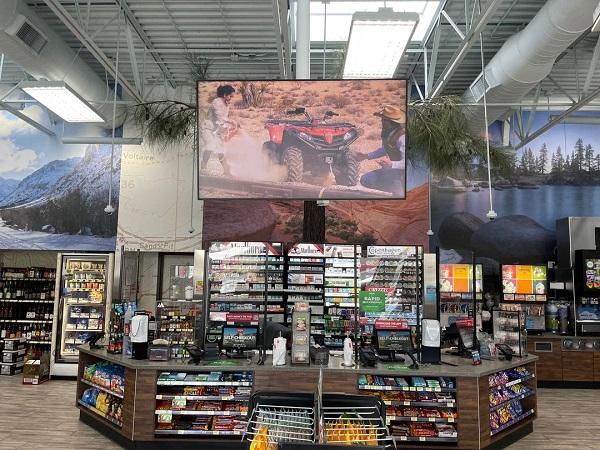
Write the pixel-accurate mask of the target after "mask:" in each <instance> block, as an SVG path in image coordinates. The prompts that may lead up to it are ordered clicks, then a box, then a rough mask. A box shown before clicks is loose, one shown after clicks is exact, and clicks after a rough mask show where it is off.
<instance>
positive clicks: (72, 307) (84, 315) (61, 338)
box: [50, 253, 114, 376]
mask: <svg viewBox="0 0 600 450" xmlns="http://www.w3.org/2000/svg"><path fill="white" fill-rule="evenodd" d="M113 264H114V255H113V254H108V253H68V254H67V253H59V254H58V260H57V276H56V295H55V297H56V298H57V299H58V301H56V302H55V303H54V308H55V309H54V324H53V329H54V330H55V333H54V339H53V341H52V358H51V368H50V373H51V374H52V375H54V376H77V363H78V360H79V350H78V349H77V347H78V346H79V345H81V344H83V343H85V342H87V341H88V340H90V339H91V338H92V337H93V336H95V335H98V334H99V333H103V332H105V331H106V329H107V326H108V321H109V319H110V317H109V316H110V302H111V287H112V277H113Z"/></svg>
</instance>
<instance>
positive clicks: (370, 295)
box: [358, 291, 385, 313]
mask: <svg viewBox="0 0 600 450" xmlns="http://www.w3.org/2000/svg"><path fill="white" fill-rule="evenodd" d="M358 298H359V300H360V310H361V312H370V313H378V312H384V311H385V292H379V291H360V294H359V295H358Z"/></svg>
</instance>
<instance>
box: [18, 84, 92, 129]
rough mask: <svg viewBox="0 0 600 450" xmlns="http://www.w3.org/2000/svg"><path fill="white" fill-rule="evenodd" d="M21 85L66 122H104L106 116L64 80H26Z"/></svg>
mask: <svg viewBox="0 0 600 450" xmlns="http://www.w3.org/2000/svg"><path fill="white" fill-rule="evenodd" d="M20 87H21V89H22V90H23V91H25V92H26V93H27V94H28V95H30V96H31V97H33V98H34V99H35V100H37V101H38V102H39V103H40V104H42V105H43V106H45V107H46V108H48V109H49V110H50V111H52V112H53V113H54V114H56V115H57V116H59V117H60V118H61V119H63V120H64V121H66V122H104V118H103V117H102V116H100V114H98V113H97V112H96V111H95V110H94V109H93V108H92V107H91V106H90V104H89V103H88V102H87V101H86V100H84V99H83V98H82V97H81V96H80V95H78V94H77V93H76V92H75V91H74V90H73V89H71V88H70V87H69V86H68V85H67V84H66V83H65V82H63V81H32V82H24V83H21V85H20Z"/></svg>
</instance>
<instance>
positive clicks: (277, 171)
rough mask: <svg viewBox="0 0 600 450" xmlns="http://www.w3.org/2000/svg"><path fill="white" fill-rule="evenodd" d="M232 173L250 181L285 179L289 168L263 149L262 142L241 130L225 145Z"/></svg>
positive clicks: (226, 156) (226, 157)
mask: <svg viewBox="0 0 600 450" xmlns="http://www.w3.org/2000/svg"><path fill="white" fill-rule="evenodd" d="M225 159H226V161H227V163H228V164H229V170H230V171H231V175H232V176H234V177H235V178H239V179H241V180H248V181H284V180H285V177H286V175H287V170H286V168H285V167H284V166H282V165H279V164H277V163H276V162H274V161H272V160H271V159H270V158H269V155H268V154H267V153H266V152H265V151H263V149H262V142H261V141H259V140H257V139H255V138H253V137H252V136H250V135H249V134H248V133H247V132H246V131H245V130H240V131H239V132H238V134H237V135H236V136H235V137H234V138H233V139H231V141H229V142H228V143H227V145H226V146H225Z"/></svg>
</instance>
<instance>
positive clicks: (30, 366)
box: [23, 352, 50, 384]
mask: <svg viewBox="0 0 600 450" xmlns="http://www.w3.org/2000/svg"><path fill="white" fill-rule="evenodd" d="M49 379H50V353H48V352H46V353H44V354H43V355H42V357H41V358H40V359H30V360H29V361H27V362H26V363H25V365H24V366H23V384H42V383H44V382H46V381H48V380H49Z"/></svg>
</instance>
